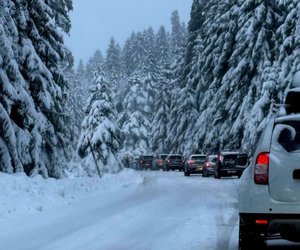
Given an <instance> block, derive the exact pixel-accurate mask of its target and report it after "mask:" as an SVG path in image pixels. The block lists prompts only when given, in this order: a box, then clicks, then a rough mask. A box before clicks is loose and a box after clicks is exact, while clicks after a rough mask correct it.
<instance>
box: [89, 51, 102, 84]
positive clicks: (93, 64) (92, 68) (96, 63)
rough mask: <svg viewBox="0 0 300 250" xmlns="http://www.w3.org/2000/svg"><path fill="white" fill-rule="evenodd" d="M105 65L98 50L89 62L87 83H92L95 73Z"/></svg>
mask: <svg viewBox="0 0 300 250" xmlns="http://www.w3.org/2000/svg"><path fill="white" fill-rule="evenodd" d="M103 64H104V58H103V56H102V53H101V51H100V50H96V51H95V53H94V54H93V56H92V57H91V58H90V59H89V60H88V62H87V64H86V67H85V75H86V82H87V83H92V82H93V79H94V76H95V73H96V72H98V70H99V69H100V68H101V67H102V65H103Z"/></svg>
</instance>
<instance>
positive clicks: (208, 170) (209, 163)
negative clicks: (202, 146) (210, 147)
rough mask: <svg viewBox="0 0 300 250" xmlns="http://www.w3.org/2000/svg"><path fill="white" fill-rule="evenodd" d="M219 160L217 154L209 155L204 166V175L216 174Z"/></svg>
mask: <svg viewBox="0 0 300 250" xmlns="http://www.w3.org/2000/svg"><path fill="white" fill-rule="evenodd" d="M217 160H218V156H217V155H209V156H207V157H206V161H205V164H204V167H203V173H202V176H203V177H208V176H214V174H215V166H216V162H217Z"/></svg>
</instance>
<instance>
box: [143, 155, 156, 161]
mask: <svg viewBox="0 0 300 250" xmlns="http://www.w3.org/2000/svg"><path fill="white" fill-rule="evenodd" d="M142 158H143V159H144V160H153V159H154V156H151V155H149V156H143V157H142Z"/></svg>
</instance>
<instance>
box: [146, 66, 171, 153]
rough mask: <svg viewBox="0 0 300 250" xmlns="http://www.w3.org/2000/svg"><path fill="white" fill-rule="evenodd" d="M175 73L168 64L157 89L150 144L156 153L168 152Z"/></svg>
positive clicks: (162, 72)
mask: <svg viewBox="0 0 300 250" xmlns="http://www.w3.org/2000/svg"><path fill="white" fill-rule="evenodd" d="M172 75H173V73H172V72H171V70H170V67H169V66H168V64H166V65H165V66H164V69H163V70H162V71H161V76H160V77H159V84H157V85H156V88H155V103H154V110H153V121H152V127H151V133H150V144H151V147H152V149H153V151H154V152H157V153H162V152H168V150H169V146H168V145H167V140H166V138H167V136H168V134H169V131H168V123H169V116H170V102H171V98H170V94H169V92H170V89H169V87H170V82H171V80H172Z"/></svg>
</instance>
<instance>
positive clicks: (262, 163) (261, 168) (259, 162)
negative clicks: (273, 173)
mask: <svg viewBox="0 0 300 250" xmlns="http://www.w3.org/2000/svg"><path fill="white" fill-rule="evenodd" d="M254 182H255V183H256V184H259V185H267V184H269V153H267V152H263V153H260V154H259V155H258V156H257V159H256V164H255V169H254Z"/></svg>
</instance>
